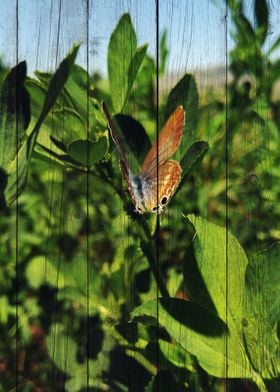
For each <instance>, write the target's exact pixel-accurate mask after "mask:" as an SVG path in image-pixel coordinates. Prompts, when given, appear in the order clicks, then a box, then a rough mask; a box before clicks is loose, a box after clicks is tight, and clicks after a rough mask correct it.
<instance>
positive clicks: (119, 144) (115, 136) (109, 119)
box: [102, 102, 126, 164]
mask: <svg viewBox="0 0 280 392" xmlns="http://www.w3.org/2000/svg"><path fill="white" fill-rule="evenodd" d="M102 108H103V111H104V114H105V116H106V118H107V122H108V128H109V131H110V134H111V138H112V140H113V142H114V144H115V146H116V148H117V150H118V153H119V154H120V157H121V159H122V160H123V161H124V164H126V159H125V152H124V149H123V147H122V144H123V143H122V140H121V136H120V135H119V134H118V132H117V130H116V127H115V124H114V120H113V119H112V117H111V114H110V113H109V110H108V108H107V106H106V105H105V103H104V102H103V103H102Z"/></svg>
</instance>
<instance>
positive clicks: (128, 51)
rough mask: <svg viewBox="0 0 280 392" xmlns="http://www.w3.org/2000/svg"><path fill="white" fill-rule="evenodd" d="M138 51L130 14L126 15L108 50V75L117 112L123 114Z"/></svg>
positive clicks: (121, 20)
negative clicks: (130, 69) (130, 74)
mask: <svg viewBox="0 0 280 392" xmlns="http://www.w3.org/2000/svg"><path fill="white" fill-rule="evenodd" d="M136 49H137V39H136V34H135V31H134V28H133V26H132V23H131V19H130V16H129V14H124V15H123V16H122V17H121V19H120V21H119V23H118V25H117V27H116V28H115V30H114V31H113V33H112V35H111V38H110V42H109V48H108V74H109V81H110V89H111V98H112V103H113V107H114V110H115V112H121V111H122V108H123V106H124V104H125V101H126V97H127V91H128V88H129V85H131V83H132V82H133V81H132V79H131V80H129V76H128V70H129V67H130V64H131V61H132V58H133V56H134V55H135V52H136Z"/></svg>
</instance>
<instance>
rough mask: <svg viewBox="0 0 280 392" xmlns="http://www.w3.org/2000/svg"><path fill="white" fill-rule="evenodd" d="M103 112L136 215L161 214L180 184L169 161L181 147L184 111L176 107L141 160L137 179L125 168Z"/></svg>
mask: <svg viewBox="0 0 280 392" xmlns="http://www.w3.org/2000/svg"><path fill="white" fill-rule="evenodd" d="M103 109H104V112H105V115H106V117H107V120H108V124H109V128H110V132H111V136H112V139H113V141H114V143H115V145H116V147H117V150H118V151H119V154H120V167H121V171H122V174H123V177H124V179H125V181H126V183H127V186H128V190H129V193H130V195H131V198H132V200H133V202H134V205H135V211H136V212H138V213H140V214H143V213H144V212H153V213H160V212H162V211H163V209H164V207H165V206H166V205H167V204H168V202H169V200H170V198H171V196H172V195H173V193H174V191H175V189H176V188H177V186H178V184H179V182H180V180H181V172H182V169H181V166H180V164H179V162H177V161H175V160H172V159H169V158H170V156H171V155H173V154H174V153H175V151H176V150H177V149H178V147H179V145H180V143H181V139H182V133H183V128H184V121H185V113H184V110H183V107H182V106H179V107H178V108H177V109H176V110H175V111H174V112H173V113H172V114H171V116H170V117H169V119H168V120H167V122H166V124H165V126H164V128H163V129H162V131H161V132H160V134H159V137H158V141H156V143H155V144H154V145H153V146H152V147H151V149H150V151H149V152H148V154H147V156H146V158H145V159H144V162H143V164H142V166H141V169H140V173H139V174H138V175H135V174H133V173H132V172H131V170H130V168H129V167H128V163H127V160H126V158H125V154H124V152H123V148H122V145H121V142H120V138H119V137H118V135H117V132H116V130H115V129H114V125H113V121H112V118H111V116H110V114H109V112H108V110H107V108H106V106H105V105H103Z"/></svg>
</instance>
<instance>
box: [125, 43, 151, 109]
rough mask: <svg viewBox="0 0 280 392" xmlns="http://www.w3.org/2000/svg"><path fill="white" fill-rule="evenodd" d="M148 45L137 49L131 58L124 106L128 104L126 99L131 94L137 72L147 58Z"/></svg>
mask: <svg viewBox="0 0 280 392" xmlns="http://www.w3.org/2000/svg"><path fill="white" fill-rule="evenodd" d="M147 48H148V45H143V46H141V47H140V48H138V49H137V51H136V52H135V54H134V56H133V57H132V59H131V62H130V64H129V69H128V75H127V76H128V86H127V91H126V96H125V101H124V104H123V106H125V105H126V101H127V99H128V97H129V95H130V92H131V89H132V86H133V83H134V81H135V79H136V76H137V73H138V71H139V69H140V66H141V64H142V63H143V60H144V58H145V55H146V52H147Z"/></svg>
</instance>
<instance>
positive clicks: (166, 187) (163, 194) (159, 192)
mask: <svg viewBox="0 0 280 392" xmlns="http://www.w3.org/2000/svg"><path fill="white" fill-rule="evenodd" d="M181 172H182V169H181V166H180V164H179V163H178V162H177V161H173V160H169V161H166V162H164V163H163V164H162V165H161V166H159V170H156V168H155V170H154V172H152V173H151V172H150V173H149V176H147V177H146V178H145V180H146V181H147V182H148V183H149V189H148V190H147V197H146V198H145V207H146V210H147V211H149V212H156V211H157V210H159V212H160V211H162V208H163V207H164V206H166V205H167V204H168V202H169V200H170V198H171V196H172V195H173V193H174V191H175V189H176V188H177V186H178V184H179V182H180V180H181ZM157 180H158V181H157Z"/></svg>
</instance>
